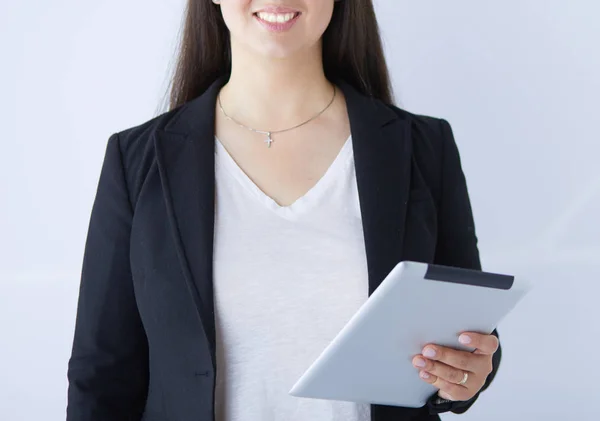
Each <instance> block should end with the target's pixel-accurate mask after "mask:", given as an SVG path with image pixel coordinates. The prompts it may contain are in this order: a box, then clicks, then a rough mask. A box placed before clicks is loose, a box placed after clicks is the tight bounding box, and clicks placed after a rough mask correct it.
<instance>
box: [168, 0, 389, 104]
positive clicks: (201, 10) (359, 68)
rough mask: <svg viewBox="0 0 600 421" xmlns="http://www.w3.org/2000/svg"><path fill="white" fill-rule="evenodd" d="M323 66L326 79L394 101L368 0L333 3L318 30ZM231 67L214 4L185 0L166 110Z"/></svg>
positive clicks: (222, 25)
mask: <svg viewBox="0 0 600 421" xmlns="http://www.w3.org/2000/svg"><path fill="white" fill-rule="evenodd" d="M323 67H324V72H325V77H327V79H329V80H331V81H336V80H340V79H341V80H343V81H345V82H346V83H349V84H350V85H352V86H353V87H354V88H355V89H357V90H358V91H359V92H361V93H362V94H364V95H367V96H369V97H374V98H377V99H380V100H382V101H383V102H385V103H387V104H392V103H393V93H392V88H391V86H390V80H389V73H388V69H387V65H386V62H385V56H384V53H383V47H382V44H381V38H380V35H379V26H378V24H377V19H376V17H375V10H374V8H373V2H372V0H340V1H336V2H335V6H334V10H333V16H332V18H331V22H330V24H329V26H328V28H327V29H326V31H325V33H324V34H323ZM230 72H231V48H230V44H229V30H228V28H227V26H226V25H225V22H224V20H223V16H222V15H221V11H220V9H219V6H218V5H216V4H214V3H213V2H212V1H210V0H188V3H187V5H186V9H185V20H184V27H183V33H182V36H181V40H180V45H179V48H178V52H177V61H176V67H175V71H174V75H173V78H172V80H171V86H170V93H169V110H172V109H174V108H177V107H179V106H180V105H182V104H184V103H186V102H188V101H190V100H192V99H194V98H196V97H197V96H199V95H200V94H202V93H203V92H204V91H205V90H206V89H207V88H208V86H210V85H211V84H212V83H213V82H214V81H215V80H216V79H218V78H219V77H221V76H226V77H228V76H229V74H230Z"/></svg>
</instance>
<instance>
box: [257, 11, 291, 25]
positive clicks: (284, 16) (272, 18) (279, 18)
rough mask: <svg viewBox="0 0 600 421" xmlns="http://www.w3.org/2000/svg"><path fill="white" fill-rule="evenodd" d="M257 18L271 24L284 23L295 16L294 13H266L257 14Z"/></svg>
mask: <svg viewBox="0 0 600 421" xmlns="http://www.w3.org/2000/svg"><path fill="white" fill-rule="evenodd" d="M257 15H258V17H259V18H261V19H262V20H264V21H266V22H272V23H285V22H288V21H290V20H292V19H294V17H295V16H296V14H295V13H281V14H279V13H266V12H258V13H257Z"/></svg>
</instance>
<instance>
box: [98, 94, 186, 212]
mask: <svg viewBox="0 0 600 421" xmlns="http://www.w3.org/2000/svg"><path fill="white" fill-rule="evenodd" d="M183 107H185V104H184V105H182V106H180V107H177V108H174V109H173V110H169V111H166V112H163V113H161V114H159V115H157V116H154V117H152V118H151V119H149V120H147V121H144V122H142V123H139V124H136V125H134V126H130V127H127V128H125V129H122V130H119V131H116V132H114V133H113V135H112V136H111V137H110V140H109V141H111V140H114V141H115V142H117V143H118V147H119V151H120V155H121V161H122V166H123V172H124V176H125V178H126V183H127V185H128V189H129V193H130V195H131V196H132V200H133V201H134V202H135V197H137V195H138V193H139V191H140V189H141V186H142V185H143V183H144V180H145V179H146V177H147V176H148V173H149V172H150V171H151V170H152V167H153V166H155V165H156V150H155V146H154V138H155V135H156V132H157V131H159V130H162V129H163V128H164V127H165V126H166V125H167V124H168V123H169V122H170V121H171V120H173V119H175V118H177V116H178V115H179V112H180V111H181V109H182V108H183Z"/></svg>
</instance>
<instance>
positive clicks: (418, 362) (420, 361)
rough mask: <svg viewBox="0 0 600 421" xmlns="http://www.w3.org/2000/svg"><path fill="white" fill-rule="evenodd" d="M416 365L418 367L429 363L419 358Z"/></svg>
mask: <svg viewBox="0 0 600 421" xmlns="http://www.w3.org/2000/svg"><path fill="white" fill-rule="evenodd" d="M415 365H416V366H417V367H425V366H426V365H427V363H426V362H425V360H424V359H423V358H417V359H416V360H415Z"/></svg>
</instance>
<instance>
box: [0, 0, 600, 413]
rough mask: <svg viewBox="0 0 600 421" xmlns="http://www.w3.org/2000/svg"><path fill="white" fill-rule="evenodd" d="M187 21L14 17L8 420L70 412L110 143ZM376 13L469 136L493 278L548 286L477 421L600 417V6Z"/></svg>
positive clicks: (477, 207) (139, 110)
mask: <svg viewBox="0 0 600 421" xmlns="http://www.w3.org/2000/svg"><path fill="white" fill-rule="evenodd" d="M207 1H208V0H207ZM225 1H227V0H225ZM291 3H292V2H291V1H290V4H291ZM183 6H184V2H183V0H178V1H169V2H166V1H159V0H143V1H142V0H129V1H122V0H119V1H117V0H103V1H102V0H101V1H94V2H81V1H76V0H52V1H47V0H28V1H24V2H18V3H17V2H16V1H13V2H11V1H7V0H2V2H1V3H0V51H2V66H0V92H2V99H3V100H2V101H1V103H0V119H1V120H0V127H1V130H2V136H1V137H0V142H1V146H2V148H1V149H0V150H1V152H0V200H1V202H0V203H1V207H0V216H1V218H0V239H1V241H0V340H1V343H0V419H2V420H6V421H17V420H27V421H29V420H40V419H44V420H46V421H58V420H63V419H64V417H65V415H64V408H65V405H66V393H65V392H66V387H67V382H66V364H67V360H68V357H69V353H70V347H71V341H72V333H73V325H74V316H75V307H76V299H77V292H78V285H79V271H80V268H81V260H82V252H83V246H84V241H85V236H86V230H87V224H88V220H89V212H90V209H91V205H92V201H93V198H94V194H95V188H96V183H97V180H98V176H99V171H100V166H101V163H102V162H101V161H102V158H103V155H104V150H105V147H106V141H107V140H108V137H109V136H110V135H111V134H112V133H114V132H115V131H120V130H123V129H125V128H128V127H131V126H134V125H137V124H140V123H142V122H144V121H146V120H148V119H150V118H152V117H153V116H154V115H156V114H157V113H159V112H162V111H164V110H165V109H164V108H161V107H162V106H163V102H162V100H163V98H164V94H165V91H166V88H167V83H168V77H169V72H170V70H171V68H172V67H171V66H172V64H173V59H174V52H175V45H176V41H177V36H178V32H179V28H180V22H181V16H182V11H183ZM377 9H378V14H379V18H380V24H381V26H382V35H383V37H384V41H385V45H386V51H387V54H388V59H389V64H390V66H391V74H392V76H393V81H394V86H395V89H396V94H397V100H398V105H400V106H401V107H403V108H406V109H408V110H409V111H412V112H416V113H420V114H428V115H433V116H436V117H443V118H446V119H447V120H448V121H449V122H450V123H451V124H452V127H453V129H454V134H455V136H456V140H457V142H458V144H459V147H460V150H461V154H462V158H463V167H464V170H465V173H466V174H467V179H468V183H469V188H470V192H471V197H472V202H473V208H474V212H475V218H476V224H477V230H478V235H479V238H480V249H481V255H482V260H483V264H484V268H485V269H487V270H491V271H501V272H515V273H518V274H521V275H524V276H526V277H529V278H530V279H531V280H532V281H533V282H534V284H535V290H534V292H532V293H531V294H530V296H528V297H527V298H526V299H525V300H524V301H523V302H522V303H521V305H520V306H519V307H518V308H517V309H516V310H515V311H514V312H513V313H511V314H510V315H509V316H508V317H507V318H506V319H505V320H504V321H503V322H502V324H501V326H500V328H499V330H500V334H501V337H502V343H503V347H504V358H503V363H502V368H501V370H500V372H499V374H498V376H497V379H496V381H495V383H494V385H493V387H492V388H491V389H490V391H489V392H486V393H485V394H484V395H483V396H482V397H481V398H480V400H479V401H478V403H477V404H476V405H475V406H474V407H473V408H472V409H471V410H470V411H469V412H468V413H467V414H465V415H461V416H460V417H461V418H462V419H463V420H465V421H467V420H498V421H499V420H506V419H511V420H530V419H540V420H541V419H544V420H578V421H588V420H589V421H591V420H597V419H598V415H597V414H596V415H594V412H593V410H594V408H595V407H596V408H597V404H596V405H594V404H593V403H592V402H593V401H594V400H596V401H597V398H598V397H600V392H599V389H598V379H599V378H600V369H599V364H598V362H597V357H598V350H599V349H600V330H599V328H598V322H600V309H599V307H598V296H599V294H600V260H599V259H600V223H599V222H598V217H599V216H600V170H599V166H598V155H599V154H600V146H599V145H598V141H599V140H600V135H599V133H600V118H599V117H598V112H599V111H600V109H599V108H600V107H599V106H598V98H600V82H599V77H598V75H600V58H599V54H598V44H597V40H599V39H600V25H598V23H597V16H598V15H599V14H600V6H599V3H598V2H596V1H593V0H590V1H584V0H578V1H575V0H573V1H568V2H567V1H557V0H552V1H550V0H538V1H533V0H510V1H503V2H481V1H475V0H470V1H460V0H456V1H452V2H409V1H404V0H402V1H399V0H379V1H378V2H377ZM594 40H595V41H594ZM459 306H460V303H457V308H458V307H459ZM594 398H595V399H594ZM455 417H456V416H453V415H449V416H444V419H454V418H455Z"/></svg>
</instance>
